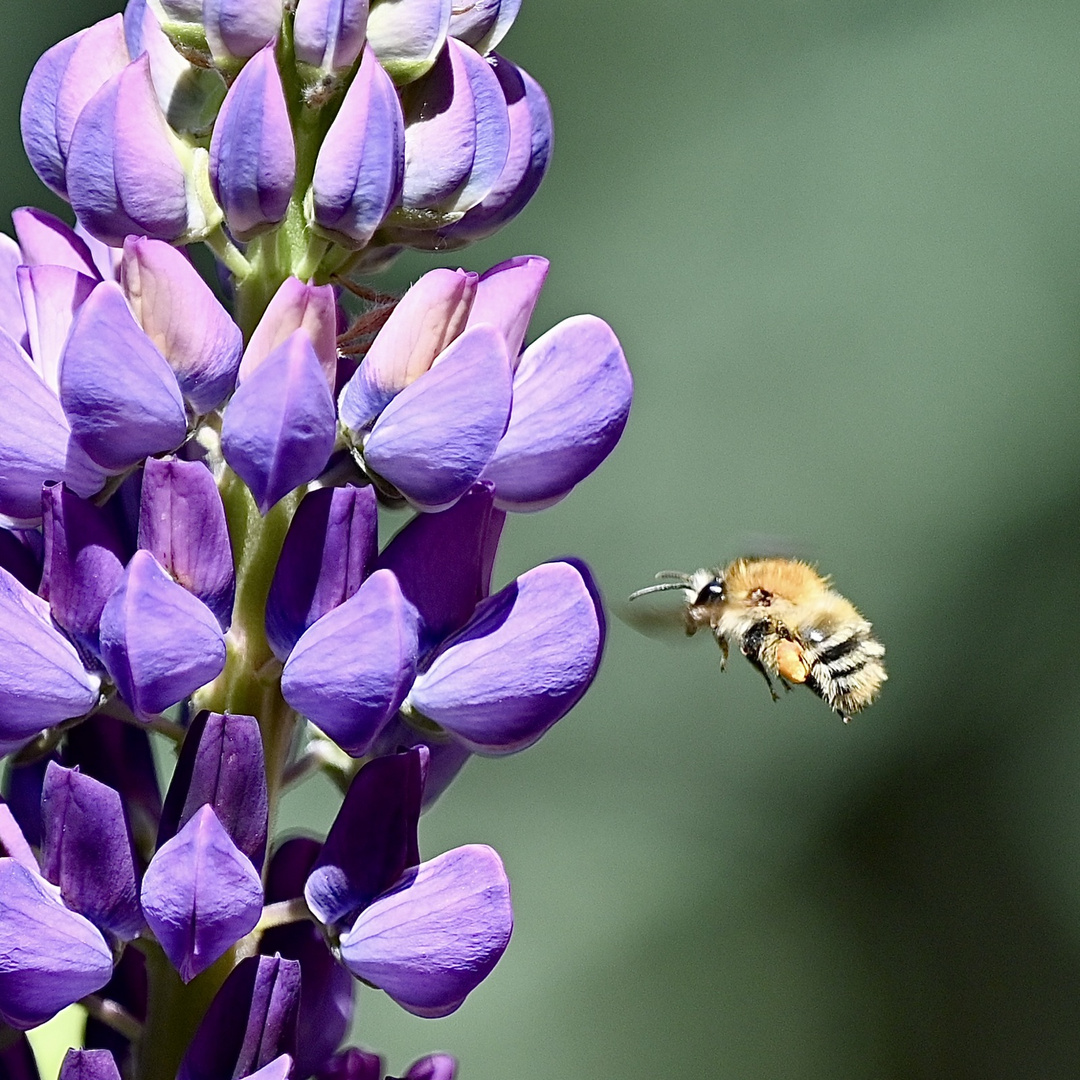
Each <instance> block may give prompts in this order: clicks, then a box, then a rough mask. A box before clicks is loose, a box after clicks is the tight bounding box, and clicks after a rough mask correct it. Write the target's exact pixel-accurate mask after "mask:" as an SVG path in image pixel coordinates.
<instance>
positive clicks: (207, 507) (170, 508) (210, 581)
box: [139, 458, 236, 630]
mask: <svg viewBox="0 0 1080 1080" xmlns="http://www.w3.org/2000/svg"><path fill="white" fill-rule="evenodd" d="M139 547H141V548H146V550H147V551H149V552H150V553H151V554H152V555H153V556H154V558H155V559H156V560H157V561H158V563H159V564H160V565H161V566H162V567H163V568H164V569H165V570H166V571H167V572H168V573H169V575H170V576H171V577H172V578H173V580H174V581H176V582H177V583H179V584H180V585H183V587H184V588H185V589H187V591H188V592H190V593H191V594H192V595H193V596H197V597H198V598H199V599H200V600H201V601H202V602H203V603H204V604H205V605H206V606H207V607H208V608H209V609H210V610H211V611H212V612H213V613H214V617H215V618H216V619H217V621H218V623H219V625H220V626H221V628H222V630H227V629H228V628H229V623H230V622H231V620H232V605H233V593H234V591H235V583H236V576H235V572H234V569H233V554H232V545H231V543H230V541H229V527H228V523H227V522H226V520H225V507H224V506H223V505H222V502H221V496H220V495H219V494H218V489H217V484H215V483H214V477H213V475H212V474H211V472H210V470H209V469H208V468H207V467H206V466H205V465H203V464H202V462H199V461H178V460H176V459H175V458H147V460H146V465H145V467H144V469H143V483H142V496H141V500H140V505H139Z"/></svg>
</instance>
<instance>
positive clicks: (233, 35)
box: [201, 0, 282, 67]
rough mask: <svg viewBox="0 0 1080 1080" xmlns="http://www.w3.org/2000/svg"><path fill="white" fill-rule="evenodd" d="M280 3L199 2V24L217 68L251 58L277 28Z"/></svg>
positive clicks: (244, 0) (274, 0)
mask: <svg viewBox="0 0 1080 1080" xmlns="http://www.w3.org/2000/svg"><path fill="white" fill-rule="evenodd" d="M281 9H282V0H203V5H202V19H201V21H202V24H203V28H204V29H205V31H206V41H207V44H208V45H209V46H210V52H211V55H212V56H213V57H214V60H215V61H216V62H217V63H218V65H219V66H221V67H229V66H231V64H232V63H233V62H234V61H236V60H247V59H248V58H249V57H253V56H255V54H256V53H257V52H259V50H260V49H262V48H263V47H264V46H265V45H266V44H267V43H268V42H270V41H272V40H273V39H274V38H275V37H276V36H277V32H278V28H279V26H280V25H281Z"/></svg>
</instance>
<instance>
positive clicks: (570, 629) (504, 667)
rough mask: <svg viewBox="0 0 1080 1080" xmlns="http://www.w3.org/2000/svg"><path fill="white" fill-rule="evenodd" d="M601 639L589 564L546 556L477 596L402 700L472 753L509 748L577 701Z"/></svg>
mask: <svg viewBox="0 0 1080 1080" xmlns="http://www.w3.org/2000/svg"><path fill="white" fill-rule="evenodd" d="M603 641H604V624H603V615H602V612H601V608H600V599H599V596H598V595H597V593H596V587H595V585H594V584H593V583H592V580H591V577H588V576H587V571H586V570H585V569H584V568H583V567H582V568H579V567H578V566H575V565H573V564H571V563H569V562H552V563H544V564H543V565H542V566H537V567H535V568H534V569H532V570H529V571H527V572H526V573H524V574H522V575H521V577H519V578H517V579H516V580H515V581H512V582H511V583H510V584H509V585H508V586H507V587H506V588H505V589H503V590H502V591H501V592H498V593H496V594H495V595H494V596H491V597H488V599H487V600H484V601H482V602H481V603H480V605H479V606H478V607H477V609H476V614H475V615H474V616H473V618H472V619H471V620H470V621H469V622H468V624H467V625H466V626H465V627H463V628H462V629H461V630H460V631H458V633H456V634H454V635H453V636H452V637H450V638H449V639H448V640H447V641H446V643H445V644H444V645H443V647H442V648H441V650H440V651H439V652H438V653H437V654H436V657H435V659H434V660H433V661H432V662H431V664H430V666H429V667H428V668H427V670H426V671H424V672H423V673H422V674H420V675H418V676H417V678H416V682H415V684H414V685H413V688H412V691H411V692H410V694H409V700H408V704H409V705H410V706H411V707H412V708H414V709H416V710H417V711H418V712H419V713H420V714H421V715H423V716H425V717H427V718H428V719H429V720H433V721H434V722H435V723H437V724H439V725H441V726H442V727H444V728H446V729H447V730H448V731H450V732H452V733H453V734H454V735H455V736H457V737H458V738H459V739H460V740H461V741H462V742H463V743H464V744H465V745H466V746H468V747H469V748H470V749H472V750H475V751H476V752H478V753H485V754H511V753H515V752H516V751H518V750H523V749H524V748H525V747H526V746H530V745H531V744H532V743H534V742H536V740H537V739H539V738H540V736H541V735H543V734H544V732H545V731H547V729H548V728H549V727H551V725H552V724H554V723H555V722H556V721H557V720H559V719H560V718H561V717H563V716H565V715H566V714H567V713H568V712H569V711H570V709H572V708H573V706H574V705H575V704H577V702H578V700H579V699H580V698H581V696H582V694H584V693H585V691H586V690H587V689H588V687H589V684H590V683H591V682H592V680H593V678H594V676H595V675H596V670H597V667H598V666H599V664H600V654H601V651H602V649H603Z"/></svg>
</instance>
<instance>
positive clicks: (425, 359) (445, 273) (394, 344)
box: [341, 268, 479, 431]
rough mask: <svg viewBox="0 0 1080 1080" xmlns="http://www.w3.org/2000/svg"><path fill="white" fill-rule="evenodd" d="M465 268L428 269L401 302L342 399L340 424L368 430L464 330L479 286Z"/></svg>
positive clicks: (476, 279) (476, 278)
mask: <svg viewBox="0 0 1080 1080" xmlns="http://www.w3.org/2000/svg"><path fill="white" fill-rule="evenodd" d="M478 280H479V279H478V277H477V275H476V274H473V273H469V272H468V271H465V270H450V269H442V268H440V269H438V270H429V271H428V272H427V273H426V274H424V276H423V277H422V278H420V280H419V281H417V282H416V283H415V284H414V285H413V286H412V287H411V288H410V289H409V291H408V292H407V293H405V295H404V296H403V297H402V298H401V299H400V300H399V301H398V302H397V305H396V306H395V308H394V310H393V311H392V312H391V313H390V317H389V318H388V319H387V320H386V323H385V324H384V326H383V327H382V329H381V330H380V331H379V333H378V334H377V335H376V337H375V340H374V341H373V342H372V343H371V348H370V349H368V351H367V355H366V356H365V357H364V362H363V363H362V364H361V365H360V367H359V369H358V370H357V372H356V374H355V375H353V377H352V378H351V379H350V380H349V382H348V384H347V385H346V387H345V389H344V391H342V395H341V422H342V423H343V424H344V425H345V426H346V427H347V428H349V429H350V430H352V431H360V430H362V429H363V428H365V427H367V426H368V425H369V424H370V423H371V422H372V421H373V420H374V419H375V418H376V417H377V416H378V415H379V413H380V412H382V410H383V409H384V408H386V406H387V405H388V404H389V403H390V401H392V400H393V398H394V395H395V394H398V393H400V392H401V391H402V390H404V389H405V387H406V386H409V385H410V384H411V383H413V382H415V381H416V380H417V379H418V378H419V377H420V376H421V375H423V374H424V372H425V371H427V370H428V369H429V368H430V367H431V365H432V363H433V362H434V360H435V357H436V356H438V355H439V354H440V353H441V352H442V351H443V350H444V349H445V348H446V347H447V346H448V345H449V344H450V343H451V342H452V341H453V340H454V339H455V338H456V337H457V336H458V335H459V334H460V333H461V331H462V330H464V329H465V323H466V320H467V319H468V316H469V310H470V308H471V307H472V304H473V297H474V296H475V294H476V287H477V282H478Z"/></svg>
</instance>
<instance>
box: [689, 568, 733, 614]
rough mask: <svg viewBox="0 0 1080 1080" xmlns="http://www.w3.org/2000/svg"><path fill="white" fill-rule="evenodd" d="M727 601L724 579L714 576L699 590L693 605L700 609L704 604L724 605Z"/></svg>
mask: <svg viewBox="0 0 1080 1080" xmlns="http://www.w3.org/2000/svg"><path fill="white" fill-rule="evenodd" d="M726 599H727V591H726V590H725V588H724V579H723V578H719V577H716V576H715V575H713V576H712V577H710V578H709V580H708V581H706V582H705V584H704V585H702V586H701V587H700V588H699V589H698V591H697V595H696V596H695V597H694V599H693V600H692V601H691V603H692V604H693V605H694V607H700V606H701V605H702V604H722V603H723V602H724V601H725V600H726Z"/></svg>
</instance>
